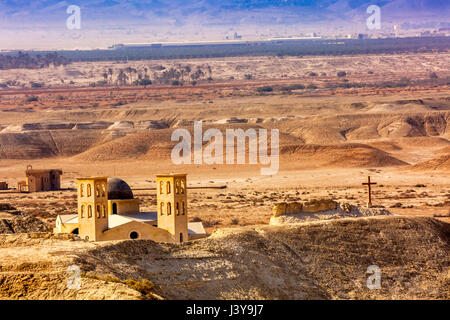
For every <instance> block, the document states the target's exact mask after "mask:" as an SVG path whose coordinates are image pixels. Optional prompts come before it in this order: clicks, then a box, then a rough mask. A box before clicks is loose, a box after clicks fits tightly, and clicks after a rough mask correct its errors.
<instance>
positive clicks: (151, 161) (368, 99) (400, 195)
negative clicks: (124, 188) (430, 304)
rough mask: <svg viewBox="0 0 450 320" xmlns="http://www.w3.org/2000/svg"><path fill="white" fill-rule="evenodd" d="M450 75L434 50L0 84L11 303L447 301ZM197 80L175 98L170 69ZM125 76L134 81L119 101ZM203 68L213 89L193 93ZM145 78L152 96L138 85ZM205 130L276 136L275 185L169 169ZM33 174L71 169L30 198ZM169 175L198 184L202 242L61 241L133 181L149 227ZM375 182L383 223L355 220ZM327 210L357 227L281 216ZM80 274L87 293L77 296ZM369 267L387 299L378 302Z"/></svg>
mask: <svg viewBox="0 0 450 320" xmlns="http://www.w3.org/2000/svg"><path fill="white" fill-rule="evenodd" d="M449 64H450V55H449V53H448V52H439V53H437V52H436V53H411V54H389V55H388V54H386V55H354V56H339V57H329V56H314V57H310V56H305V57H276V56H275V57H245V58H242V57H239V58H220V59H219V58H217V59H185V60H157V61H155V60H152V61H129V62H126V63H125V62H120V63H118V62H108V61H102V62H76V63H72V64H69V65H66V66H58V67H49V68H43V69H36V70H28V69H17V70H0V83H9V85H8V86H6V87H3V88H0V115H1V116H0V181H5V182H6V183H7V184H8V185H9V187H10V188H9V189H8V190H1V191H0V211H1V212H0V222H1V223H0V233H3V234H2V235H0V257H1V258H0V261H1V262H0V297H1V298H6V299H449V298H450V269H449V262H450V258H449V257H450V249H449V248H450V246H449V244H450V225H449V223H450V87H449V79H450V78H449V77H450V71H449V69H448V66H449ZM186 66H189V68H188V70H190V71H189V72H187V71H186V72H187V73H186V75H185V77H184V76H182V75H181V73H180V76H179V78H178V80H174V79H171V78H169V79H170V81H179V82H182V83H181V84H180V83H173V82H169V83H164V81H163V80H162V79H165V78H164V77H163V75H164V70H166V71H167V70H171V69H173V70H186ZM127 67H130V68H131V69H134V70H137V71H136V72H134V71H130V74H129V77H130V79H129V82H130V83H126V81H125V83H122V84H121V85H119V83H118V82H117V80H116V78H115V77H116V75H119V74H120V70H125V69H126V68H127ZM109 69H111V70H112V72H111V73H109V71H108V70H109ZM199 69H201V70H203V71H204V76H202V77H198V78H196V81H195V83H194V81H193V79H194V78H195V77H191V78H190V80H189V81H188V80H185V79H189V75H192V74H195V73H194V72H193V70H199ZM138 74H141V76H142V75H144V74H145V75H147V74H148V75H149V78H151V79H152V80H151V81H152V82H153V83H152V84H150V85H145V86H144V85H133V84H132V78H133V77H134V78H135V79H138ZM191 80H192V81H191ZM102 81H104V82H103V83H101V85H99V82H102ZM33 83H39V84H42V85H39V86H36V85H34V86H33V85H30V84H33ZM91 84H97V85H91ZM194 121H202V122H203V128H204V130H206V129H208V128H215V129H219V130H220V131H222V132H225V130H226V129H230V128H235V129H238V128H242V129H244V130H246V129H249V128H254V129H264V128H265V129H278V130H279V171H278V173H276V174H273V175H261V174H260V168H261V167H264V165H260V164H257V165H250V164H240V165H238V164H234V165H231V164H228V165H226V164H211V165H207V164H202V165H199V164H190V165H189V164H183V165H175V164H173V163H172V161H171V151H172V149H173V147H174V146H175V144H176V142H173V141H171V134H172V132H173V131H174V130H175V129H179V128H185V129H187V130H189V131H190V132H192V130H193V125H194ZM206 146H207V144H206V143H205V144H204V145H203V148H205V147H206ZM247 152H248V150H247ZM247 156H248V155H247ZM27 165H32V167H33V168H60V169H62V170H63V175H62V176H61V179H62V180H61V190H59V191H50V192H37V193H20V192H18V190H17V189H16V187H17V183H18V181H20V180H23V179H24V172H25V169H26V168H27ZM164 172H182V173H187V174H188V189H189V191H188V203H189V205H188V208H189V209H188V212H189V213H188V214H189V218H190V219H191V220H193V221H201V222H202V223H203V226H204V227H205V230H206V231H207V233H208V235H209V237H208V238H207V239H202V240H195V241H192V242H188V243H183V244H162V243H155V242H152V241H148V240H126V241H111V242H110V241H107V242H99V243H92V242H87V241H83V240H80V239H79V238H77V237H76V235H51V233H50V231H51V230H52V228H53V227H54V224H55V220H56V217H57V215H61V214H73V213H76V210H77V197H76V178H78V177H81V176H110V177H119V178H121V179H124V180H126V181H127V183H128V184H129V185H130V186H131V188H132V189H133V193H134V195H135V196H136V197H137V198H139V200H140V205H141V207H142V208H143V209H144V210H148V211H152V210H153V211H154V210H156V180H155V175H156V174H158V173H164ZM367 176H370V177H371V179H372V181H374V182H376V183H377V184H376V185H375V186H373V187H372V193H371V194H372V202H373V209H374V210H379V211H380V212H381V211H382V212H385V214H384V213H383V214H381V215H378V214H375V213H373V212H371V213H368V214H367V215H365V214H361V215H353V216H352V215H346V214H345V213H344V211H345V208H346V207H349V208H350V207H352V206H353V208H364V207H365V206H366V205H367V188H366V187H365V186H363V185H362V183H363V182H366V180H367ZM317 199H326V200H324V201H331V202H332V203H335V204H334V205H335V206H337V205H338V204H339V205H340V206H341V207H342V208H344V209H343V210H344V211H342V212H341V213H342V214H339V215H337V216H336V215H335V214H334V213H333V214H331V213H330V214H328V215H320V214H313V215H310V216H308V217H309V218H308V219H306V220H302V221H300V222H299V221H297V222H296V223H292V221H293V220H292V219H287V218H286V219H278V220H277V223H274V220H275V219H274V217H275V216H276V214H275V213H274V212H275V211H274V207H276V206H277V205H278V206H279V205H280V204H283V203H300V202H301V203H303V208H305V203H308V201H309V202H311V201H316V200H317ZM355 210H356V209H355ZM357 210H360V209H357ZM345 212H346V211H345ZM348 212H351V210H349V211H348ZM352 212H354V211H352ZM358 212H361V210H360V211H358ZM377 212H378V211H377ZM294 220H295V219H294ZM283 221H284V222H283ZM244 252H245V255H244V254H243V253H244ZM73 264H76V265H80V266H81V270H82V272H83V273H82V289H81V290H79V291H73V290H69V289H67V288H66V287H65V280H64V279H66V278H67V273H66V270H67V267H68V266H70V265H73ZM373 264H375V265H379V266H380V267H381V270H382V275H383V276H382V277H383V278H382V279H383V280H382V281H383V287H382V289H381V290H369V289H367V288H366V286H365V281H366V279H367V275H366V269H367V267H368V266H369V265H373ZM113 266H114V267H113ZM191 270H195V271H196V272H190V271H191ZM188 271H189V272H188ZM44 288H45V290H44ZM48 288H50V289H48Z"/></svg>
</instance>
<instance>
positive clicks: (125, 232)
mask: <svg viewBox="0 0 450 320" xmlns="http://www.w3.org/2000/svg"><path fill="white" fill-rule="evenodd" d="M133 231H134V232H137V233H138V234H139V238H138V239H148V240H153V241H157V242H171V243H173V242H174V238H173V236H172V235H171V234H170V233H169V232H168V231H167V230H164V229H160V228H157V227H153V226H151V225H148V224H145V223H141V222H137V221H131V222H129V223H126V224H123V225H120V226H118V227H115V228H114V229H110V230H107V231H105V232H103V233H102V234H101V236H100V237H99V240H98V241H107V240H127V239H130V233H131V232H133Z"/></svg>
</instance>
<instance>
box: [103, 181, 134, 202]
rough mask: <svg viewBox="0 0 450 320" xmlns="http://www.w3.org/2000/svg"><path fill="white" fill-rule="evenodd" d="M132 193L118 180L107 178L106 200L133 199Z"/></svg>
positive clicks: (126, 185) (123, 182) (124, 183)
mask: <svg viewBox="0 0 450 320" xmlns="http://www.w3.org/2000/svg"><path fill="white" fill-rule="evenodd" d="M133 198H134V197H133V191H131V188H130V186H129V185H128V184H127V183H126V182H125V181H123V180H122V179H119V178H108V199H109V200H125V199H133Z"/></svg>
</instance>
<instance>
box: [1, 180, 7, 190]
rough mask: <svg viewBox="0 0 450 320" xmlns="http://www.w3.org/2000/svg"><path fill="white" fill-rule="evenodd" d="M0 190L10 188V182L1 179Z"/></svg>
mask: <svg viewBox="0 0 450 320" xmlns="http://www.w3.org/2000/svg"><path fill="white" fill-rule="evenodd" d="M0 190H8V184H7V183H6V181H0Z"/></svg>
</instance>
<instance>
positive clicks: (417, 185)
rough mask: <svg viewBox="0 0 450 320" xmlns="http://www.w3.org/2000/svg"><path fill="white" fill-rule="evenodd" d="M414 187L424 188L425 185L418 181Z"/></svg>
mask: <svg viewBox="0 0 450 320" xmlns="http://www.w3.org/2000/svg"><path fill="white" fill-rule="evenodd" d="M414 187H416V188H425V187H426V185H424V184H422V183H418V184H416V185H415V186H414Z"/></svg>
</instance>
